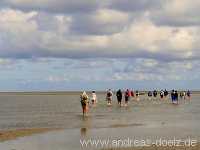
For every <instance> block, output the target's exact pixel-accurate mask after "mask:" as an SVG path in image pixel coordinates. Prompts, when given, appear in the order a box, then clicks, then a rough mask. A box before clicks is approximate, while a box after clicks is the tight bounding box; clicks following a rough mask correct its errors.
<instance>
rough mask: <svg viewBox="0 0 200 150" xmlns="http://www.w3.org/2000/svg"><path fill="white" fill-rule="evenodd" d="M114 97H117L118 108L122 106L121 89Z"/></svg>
mask: <svg viewBox="0 0 200 150" xmlns="http://www.w3.org/2000/svg"><path fill="white" fill-rule="evenodd" d="M116 96H117V102H118V104H119V105H120V106H122V91H121V89H119V90H118V91H117V93H116Z"/></svg>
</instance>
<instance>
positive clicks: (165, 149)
mask: <svg viewBox="0 0 200 150" xmlns="http://www.w3.org/2000/svg"><path fill="white" fill-rule="evenodd" d="M102 150H200V144H197V145H196V146H194V147H183V146H180V147H156V146H150V147H130V148H111V149H102Z"/></svg>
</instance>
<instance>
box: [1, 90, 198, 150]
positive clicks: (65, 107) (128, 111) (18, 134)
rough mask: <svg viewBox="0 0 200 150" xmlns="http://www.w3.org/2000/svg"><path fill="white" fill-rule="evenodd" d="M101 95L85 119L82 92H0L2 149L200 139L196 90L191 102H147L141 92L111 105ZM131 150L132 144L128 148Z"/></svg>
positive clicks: (37, 149)
mask: <svg viewBox="0 0 200 150" xmlns="http://www.w3.org/2000/svg"><path fill="white" fill-rule="evenodd" d="M97 96H98V105H97V106H96V107H91V108H90V111H89V113H88V116H87V117H83V116H82V114H81V113H82V111H81V106H80V99H79V97H80V92H58V93H56V92H54V93H48V92H47V93H0V149H3V150H11V149H15V150H22V149H23V150H26V149H27V150H55V149H59V150H66V149H70V150H77V149H88V150H90V149H91V150H92V149H109V150H110V147H106V146H105V147H102V146H100V145H98V146H97V147H96V146H92V145H89V146H85V145H81V142H80V141H81V140H86V141H87V140H90V139H95V140H99V139H100V140H105V139H114V140H115V139H122V140H123V139H124V140H125V139H127V138H129V139H140V140H141V139H143V140H146V139H150V140H157V139H159V138H162V139H172V138H174V137H176V138H180V139H183V140H184V139H188V138H191V139H195V140H197V141H198V142H199V139H200V130H199V124H200V115H199V114H200V109H199V107H200V101H199V99H200V93H198V92H196V93H194V94H193V95H192V98H191V100H180V104H179V105H172V104H171V102H170V100H169V99H166V100H160V99H159V98H158V99H154V100H149V99H148V98H147V97H146V96H144V95H142V96H140V101H134V100H131V101H130V103H129V106H128V107H119V106H118V105H117V102H116V99H114V102H113V105H112V107H108V106H107V105H106V101H105V93H104V92H101V93H97ZM139 148H141V147H139ZM139 148H134V149H136V150H137V149H139ZM148 148H149V147H148ZM148 148H144V150H146V149H148ZM150 148H153V147H150ZM161 148H162V147H161ZM170 148H171V147H170ZM179 148H180V147H179ZM191 148H194V147H191ZM191 148H190V149H191ZM123 149H124V148H123ZM129 149H133V147H132V148H127V149H125V150H129ZM141 149H142V148H141ZM158 149H159V148H158ZM162 149H164V147H163V148H162ZM168 149H169V148H168ZM176 149H177V150H178V147H176Z"/></svg>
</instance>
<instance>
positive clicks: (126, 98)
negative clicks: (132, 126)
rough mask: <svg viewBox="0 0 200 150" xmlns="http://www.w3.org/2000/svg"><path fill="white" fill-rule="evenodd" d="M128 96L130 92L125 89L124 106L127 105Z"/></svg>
mask: <svg viewBox="0 0 200 150" xmlns="http://www.w3.org/2000/svg"><path fill="white" fill-rule="evenodd" d="M130 96H131V93H130V91H129V89H127V90H126V91H125V93H124V98H125V106H127V105H128V101H129V98H130Z"/></svg>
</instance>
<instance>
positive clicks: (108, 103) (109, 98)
mask: <svg viewBox="0 0 200 150" xmlns="http://www.w3.org/2000/svg"><path fill="white" fill-rule="evenodd" d="M112 96H113V93H112V91H111V89H109V90H108V91H107V93H106V100H107V105H109V106H110V105H111V104H112Z"/></svg>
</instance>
